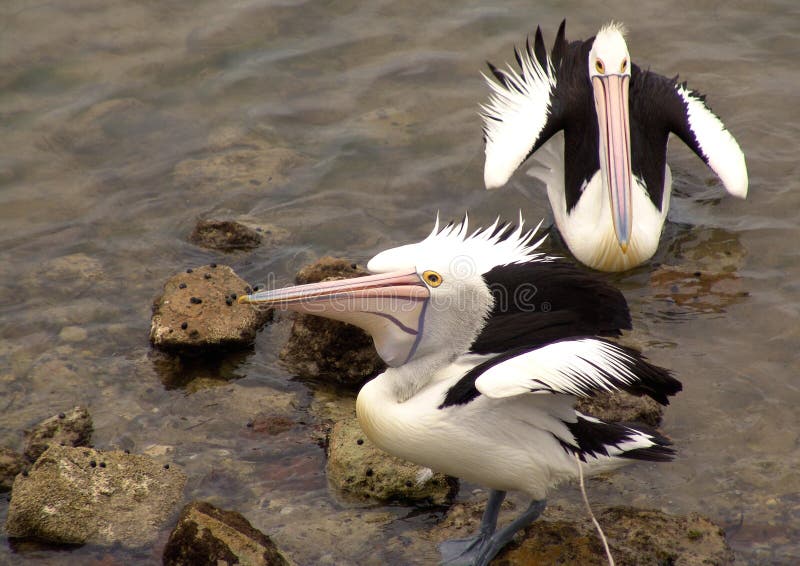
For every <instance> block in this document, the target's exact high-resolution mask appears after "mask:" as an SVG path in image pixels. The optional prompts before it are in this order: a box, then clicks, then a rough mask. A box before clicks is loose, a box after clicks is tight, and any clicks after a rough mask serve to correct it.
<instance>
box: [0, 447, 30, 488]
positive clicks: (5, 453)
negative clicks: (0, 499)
mask: <svg viewBox="0 0 800 566" xmlns="http://www.w3.org/2000/svg"><path fill="white" fill-rule="evenodd" d="M26 465H27V464H26V462H25V458H23V457H22V455H21V454H17V453H16V452H14V451H13V450H11V448H6V447H5V446H0V493H5V492H6V491H11V486H12V484H13V483H14V478H15V477H16V476H17V474H18V473H20V472H21V471H22V470H24V469H25V466H26Z"/></svg>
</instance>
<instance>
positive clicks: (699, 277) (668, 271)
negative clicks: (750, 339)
mask: <svg viewBox="0 0 800 566" xmlns="http://www.w3.org/2000/svg"><path fill="white" fill-rule="evenodd" d="M650 287H651V289H652V296H653V297H654V298H655V299H659V300H662V301H666V302H668V303H669V304H670V305H672V310H673V311H675V312H673V314H680V313H684V314H693V313H721V312H725V309H726V308H727V307H729V306H731V305H734V304H736V303H740V302H742V301H743V300H745V298H746V297H747V296H748V292H747V291H746V290H745V287H744V284H743V282H742V280H741V279H740V277H739V276H738V275H736V273H733V272H729V271H702V270H696V269H688V270H687V269H686V268H684V267H675V266H671V265H661V266H659V267H658V269H655V270H654V271H653V272H652V273H651V275H650Z"/></svg>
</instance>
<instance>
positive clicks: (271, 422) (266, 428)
mask: <svg viewBox="0 0 800 566" xmlns="http://www.w3.org/2000/svg"><path fill="white" fill-rule="evenodd" d="M295 424H296V423H295V421H294V420H293V419H292V418H291V417H288V416H286V415H275V414H266V413H259V414H257V415H256V416H255V417H253V419H252V420H251V421H250V422H248V423H247V428H249V429H250V430H252V431H253V432H254V433H257V434H265V435H267V436H275V435H278V434H281V433H282V432H286V431H288V430H291V429H292V427H293V426H294V425H295Z"/></svg>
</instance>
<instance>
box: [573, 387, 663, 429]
mask: <svg viewBox="0 0 800 566" xmlns="http://www.w3.org/2000/svg"><path fill="white" fill-rule="evenodd" d="M575 408H576V409H578V410H579V411H580V412H581V413H584V414H587V415H591V416H593V417H597V418H598V419H602V420H604V421H608V422H614V421H616V422H642V423H645V424H648V425H650V426H658V425H659V424H661V417H662V416H663V414H664V407H663V406H661V405H660V404H658V403H657V402H655V401H653V400H652V399H651V398H650V397H646V396H641V397H637V396H635V395H630V394H628V393H625V392H624V391H612V392H606V393H598V394H597V395H595V396H594V397H589V398H581V399H578V402H577V403H576V404H575Z"/></svg>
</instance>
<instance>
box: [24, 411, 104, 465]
mask: <svg viewBox="0 0 800 566" xmlns="http://www.w3.org/2000/svg"><path fill="white" fill-rule="evenodd" d="M92 432H94V429H93V427H92V416H91V415H90V414H89V411H88V410H86V409H85V408H83V407H74V408H73V409H72V410H71V411H67V412H65V413H59V414H57V415H53V416H52V417H49V418H47V419H45V420H43V421H42V422H40V423H39V424H37V425H36V426H34V427H33V428H32V429H31V430H28V431H26V432H25V457H26V458H27V459H28V461H29V462H35V461H36V459H37V458H39V456H41V455H42V453H43V452H44V451H45V450H47V449H48V448H49V447H50V445H51V444H57V445H61V446H91V442H92Z"/></svg>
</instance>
